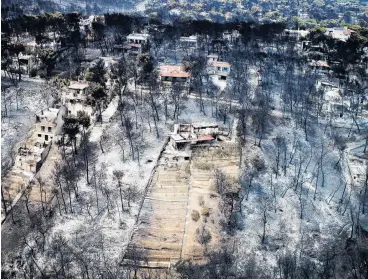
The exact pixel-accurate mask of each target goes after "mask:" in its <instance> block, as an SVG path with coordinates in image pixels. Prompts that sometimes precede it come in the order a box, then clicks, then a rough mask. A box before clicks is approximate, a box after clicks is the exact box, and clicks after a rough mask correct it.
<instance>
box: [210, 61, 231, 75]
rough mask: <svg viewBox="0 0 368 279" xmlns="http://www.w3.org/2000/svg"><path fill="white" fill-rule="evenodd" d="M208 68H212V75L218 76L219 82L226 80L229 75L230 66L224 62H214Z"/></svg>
mask: <svg viewBox="0 0 368 279" xmlns="http://www.w3.org/2000/svg"><path fill="white" fill-rule="evenodd" d="M210 67H212V69H213V71H214V74H216V75H218V78H219V79H221V80H226V79H227V76H228V75H229V73H230V64H229V63H228V62H225V61H215V62H213V63H211V64H210Z"/></svg>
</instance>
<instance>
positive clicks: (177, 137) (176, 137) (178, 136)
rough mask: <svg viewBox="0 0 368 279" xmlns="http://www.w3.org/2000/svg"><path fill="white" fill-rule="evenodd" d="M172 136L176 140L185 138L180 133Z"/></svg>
mask: <svg viewBox="0 0 368 279" xmlns="http://www.w3.org/2000/svg"><path fill="white" fill-rule="evenodd" d="M170 137H171V138H172V139H173V140H174V141H179V140H184V138H183V137H182V136H181V135H178V134H172V135H170Z"/></svg>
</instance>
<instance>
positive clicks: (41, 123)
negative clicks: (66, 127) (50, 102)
mask: <svg viewBox="0 0 368 279" xmlns="http://www.w3.org/2000/svg"><path fill="white" fill-rule="evenodd" d="M58 115H59V109H56V108H48V109H46V110H42V111H41V113H40V114H37V115H36V123H35V131H34V136H35V139H36V141H37V142H38V143H40V144H44V145H47V144H49V143H50V142H51V141H53V139H54V136H55V134H56V131H57V124H58V123H57V120H58Z"/></svg>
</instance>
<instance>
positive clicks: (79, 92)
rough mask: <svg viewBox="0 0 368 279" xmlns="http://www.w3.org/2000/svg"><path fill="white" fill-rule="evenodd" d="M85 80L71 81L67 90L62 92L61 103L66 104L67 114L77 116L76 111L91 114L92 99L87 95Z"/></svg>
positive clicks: (87, 85)
mask: <svg viewBox="0 0 368 279" xmlns="http://www.w3.org/2000/svg"><path fill="white" fill-rule="evenodd" d="M88 87H89V84H88V83H86V82H73V83H72V84H70V86H69V91H68V92H64V93H63V96H62V99H61V101H62V104H63V105H65V106H66V108H67V110H68V111H67V113H68V115H72V116H77V115H78V111H85V112H86V113H87V114H88V115H89V116H92V114H93V100H91V99H90V98H88V96H87V88H88Z"/></svg>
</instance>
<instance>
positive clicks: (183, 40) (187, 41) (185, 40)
mask: <svg viewBox="0 0 368 279" xmlns="http://www.w3.org/2000/svg"><path fill="white" fill-rule="evenodd" d="M180 45H181V46H182V47H189V48H197V47H198V39H197V36H189V37H180Z"/></svg>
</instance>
